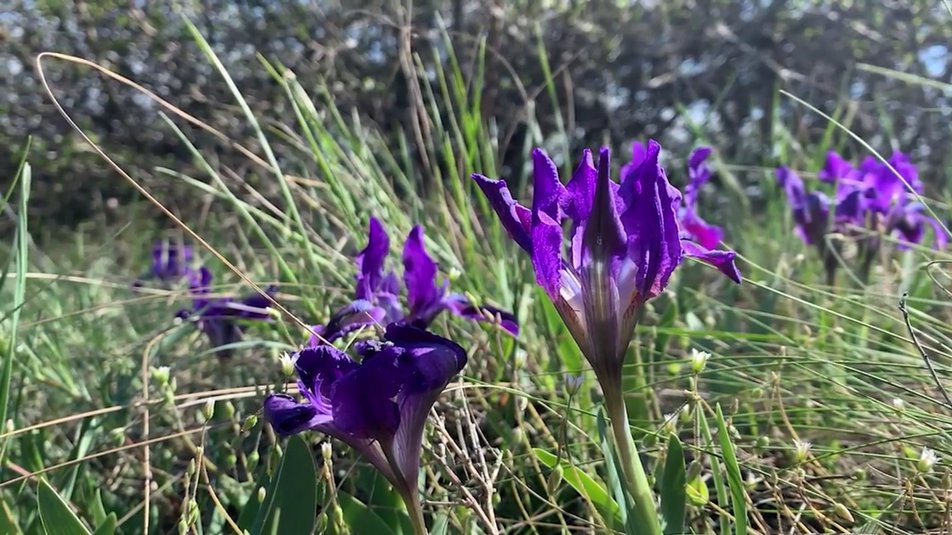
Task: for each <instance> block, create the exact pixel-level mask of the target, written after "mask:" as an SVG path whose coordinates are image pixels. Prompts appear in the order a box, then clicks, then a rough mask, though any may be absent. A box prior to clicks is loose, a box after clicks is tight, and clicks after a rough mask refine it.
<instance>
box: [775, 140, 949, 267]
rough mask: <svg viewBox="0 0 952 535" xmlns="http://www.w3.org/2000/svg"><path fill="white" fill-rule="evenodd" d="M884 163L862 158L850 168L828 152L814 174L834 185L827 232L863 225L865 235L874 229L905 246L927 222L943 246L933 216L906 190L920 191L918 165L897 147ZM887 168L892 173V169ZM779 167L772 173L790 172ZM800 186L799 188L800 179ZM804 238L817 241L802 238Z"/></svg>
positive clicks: (937, 244)
mask: <svg viewBox="0 0 952 535" xmlns="http://www.w3.org/2000/svg"><path fill="white" fill-rule="evenodd" d="M887 161H888V162H889V165H888V166H887V165H886V164H884V163H882V162H880V161H879V160H878V159H876V158H874V157H872V156H867V157H866V158H864V159H863V161H862V163H861V164H860V165H859V167H854V166H853V165H852V164H851V163H850V162H849V161H847V160H846V159H845V158H843V157H842V156H840V155H839V154H838V153H837V152H836V151H829V152H828V153H827V157H826V163H825V164H824V166H823V169H822V170H820V172H819V173H818V176H819V178H820V180H822V181H824V182H832V183H836V202H835V204H836V208H835V218H834V221H832V224H833V225H834V227H832V228H831V229H830V231H835V232H841V233H843V234H846V235H856V234H857V231H860V233H862V232H861V231H862V229H866V230H867V232H866V233H868V232H870V231H874V232H882V233H883V234H887V235H888V234H896V235H897V237H898V238H899V239H900V240H901V241H902V242H905V243H901V244H900V247H906V246H907V245H906V244H908V243H921V242H922V240H923V238H924V237H925V228H926V227H927V226H932V227H933V228H934V229H935V241H934V247H935V248H937V249H939V248H942V247H944V246H945V243H946V242H947V238H948V236H946V235H945V233H944V231H942V227H941V225H939V224H938V222H937V221H936V220H935V219H933V218H931V217H929V216H927V215H926V214H924V213H923V206H922V205H921V204H920V203H918V202H916V201H915V196H914V195H912V194H911V192H910V191H909V188H910V187H911V188H912V190H913V191H915V192H916V193H918V194H921V193H922V192H923V191H924V186H923V183H922V181H921V180H920V179H919V170H918V168H917V167H916V166H915V164H913V163H912V161H911V160H910V159H909V156H907V155H906V154H905V153H903V152H900V151H895V152H893V154H892V155H891V156H890V157H889V160H887ZM890 166H892V168H893V169H895V171H896V172H893V170H892V169H890ZM781 169H785V168H781ZM781 169H778V170H777V177H778V180H779V181H781V182H783V181H784V180H783V179H782V178H781V174H785V173H788V172H789V170H786V171H781ZM897 173H898V175H897ZM903 182H905V184H904V183H903ZM907 184H908V187H907ZM800 188H801V189H802V188H803V186H802V182H800ZM787 195H788V199H789V200H790V202H791V207H793V208H794V219H795V220H797V214H796V207H795V206H794V200H793V197H791V195H790V191H789V189H788V190H787ZM817 195H821V194H819V193H817ZM827 204H829V203H827ZM797 224H798V225H800V221H797ZM849 227H854V228H852V229H850V228H849ZM801 236H802V233H801ZM805 241H807V243H814V244H815V243H816V242H815V241H810V240H806V239H805Z"/></svg>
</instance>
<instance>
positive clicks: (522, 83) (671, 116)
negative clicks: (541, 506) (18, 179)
mask: <svg viewBox="0 0 952 535" xmlns="http://www.w3.org/2000/svg"><path fill="white" fill-rule="evenodd" d="M395 4H397V3H394V2H389V1H383V0H353V1H351V0H348V1H347V2H343V1H333V0H329V1H323V0H310V1H308V0H299V1H291V2H273V1H255V0H245V1H241V2H231V1H223V0H209V1H205V2H194V1H192V2H141V1H134V2H119V1H116V0H103V1H97V2H84V1H77V2H71V1H60V0H41V1H35V0H12V6H11V7H12V9H5V10H4V13H2V14H0V43H2V46H0V65H3V69H0V87H3V91H2V92H0V170H2V171H0V174H2V176H3V178H2V179H0V180H5V181H6V180H9V177H10V176H11V175H12V174H13V169H15V165H16V162H17V161H18V157H19V156H18V151H19V150H20V148H21V147H22V146H23V143H24V141H25V138H26V136H27V135H28V134H33V135H34V136H35V144H34V147H35V149H36V150H35V152H34V158H33V165H34V181H35V187H34V192H35V193H34V199H35V200H36V205H35V210H36V211H35V215H38V216H40V217H43V218H44V221H50V222H58V223H63V224H71V223H73V222H75V221H79V220H82V219H85V218H87V217H89V216H90V215H91V214H93V213H95V212H96V211H98V210H99V209H100V208H101V206H102V202H103V199H107V198H110V197H116V198H118V199H119V200H120V201H124V200H128V199H129V198H130V197H131V196H132V195H133V191H132V189H131V188H130V187H128V186H127V185H126V184H124V183H123V182H122V181H121V179H120V178H118V177H117V176H115V174H114V173H113V172H112V171H111V170H109V169H108V168H107V167H106V166H105V164H104V163H103V162H101V161H100V160H99V159H98V158H97V157H96V156H95V155H94V154H92V153H91V152H90V151H89V150H88V149H86V148H85V147H83V146H82V145H81V144H80V143H79V141H78V139H77V136H76V135H75V134H73V133H72V132H71V131H70V130H68V129H67V127H66V125H65V123H64V122H63V120H62V119H61V118H60V117H59V116H58V114H57V113H56V112H55V110H54V109H53V107H52V104H51V103H50V101H49V99H48V97H47V95H46V94H45V92H44V91H43V89H42V88H41V87H40V86H39V83H38V80H37V76H36V72H35V65H34V57H35V55H36V54H37V53H38V52H40V51H44V50H55V51H61V52H67V53H71V54H76V55H79V56H83V57H86V58H89V59H91V60H94V61H96V62H98V63H101V64H104V65H108V66H109V67H110V68H112V69H114V70H115V71H117V72H119V73H121V74H123V75H126V76H129V77H131V78H133V79H135V80H137V81H139V82H140V83H142V84H143V85H145V86H146V87H148V88H150V89H152V90H154V91H155V92H156V93H158V94H159V95H161V96H162V97H164V98H167V99H169V100H171V101H172V102H174V103H175V104H177V105H179V106H180V107H181V108H183V109H184V110H185V111H187V112H189V113H192V114H194V115H196V116H198V117H201V118H203V119H205V120H207V121H209V122H210V123H211V124H212V125H214V126H215V127H216V128H219V129H221V130H222V131H224V132H225V133H227V134H228V135H229V136H232V137H234V138H236V139H239V140H242V141H243V142H247V139H248V138H249V136H248V129H247V127H246V125H245V124H244V122H243V120H242V118H241V114H240V111H239V110H238V109H237V107H236V106H235V105H234V101H233V99H232V98H231V96H230V94H229V93H228V91H227V88H226V87H225V85H224V84H223V83H222V82H221V80H220V79H219V78H218V76H217V74H216V73H215V72H214V70H213V68H212V66H210V65H209V64H208V62H207V61H206V59H205V58H204V57H202V55H201V54H200V52H199V51H198V49H197V47H196V46H195V44H194V43H193V42H192V41H191V39H190V38H189V36H188V34H187V30H186V29H185V27H184V25H183V23H182V19H181V15H182V14H184V15H185V16H187V17H189V18H190V19H191V20H192V21H194V22H195V23H196V25H197V26H198V28H199V29H200V30H201V31H202V32H203V34H204V35H205V36H206V38H207V39H208V40H209V42H210V43H212V45H213V46H214V48H215V50H216V52H217V53H218V54H220V56H221V59H222V61H223V62H224V63H225V65H226V67H227V68H228V69H229V72H230V73H231V76H232V77H233V78H234V79H235V81H236V82H237V84H238V86H239V87H240V88H241V90H242V91H243V93H244V94H245V96H246V98H247V99H248V101H249V103H250V104H251V106H252V108H253V109H255V110H256V111H258V112H259V113H260V114H261V116H262V117H267V118H268V119H269V120H271V121H283V122H286V123H291V122H293V120H294V118H293V113H292V111H291V110H290V109H289V107H288V106H286V104H285V102H286V98H285V96H284V95H283V94H282V93H281V89H280V87H279V86H278V85H277V84H276V83H274V82H273V81H272V80H271V78H270V77H269V75H268V73H267V72H266V71H265V69H264V68H262V67H261V64H260V63H259V61H258V60H257V58H256V56H255V54H256V53H260V54H262V55H264V56H265V57H267V58H269V59H272V60H276V61H278V62H281V63H283V64H285V65H287V66H288V67H290V68H291V69H292V70H293V71H294V72H295V73H296V74H297V76H298V78H299V79H300V80H302V82H303V83H304V84H305V86H316V85H317V84H318V83H319V82H320V81H325V82H326V85H327V87H328V90H329V91H330V92H331V94H332V95H333V97H334V98H335V101H336V102H337V103H338V105H339V106H340V107H341V108H342V109H344V110H356V111H357V112H359V113H360V114H361V115H362V116H363V117H364V118H365V120H371V121H375V122H377V123H378V124H380V125H381V126H382V127H383V128H384V130H386V131H389V132H393V133H394V134H396V133H397V132H398V130H400V129H404V128H405V125H407V124H410V123H409V122H408V121H409V119H410V117H411V114H412V113H413V111H412V106H411V105H410V104H411V102H413V100H414V99H413V97H412V95H413V92H412V91H411V89H412V87H411V86H410V85H409V84H407V83H406V82H407V80H406V77H405V74H404V73H405V72H406V70H405V69H402V68H401V63H400V61H399V58H400V54H401V50H404V51H405V50H406V48H405V47H404V46H402V44H405V41H403V40H401V33H400V27H401V25H402V24H403V23H405V21H406V16H405V14H403V13H400V12H398V10H396V8H395V7H394V6H395ZM413 6H414V13H413V14H412V21H413V32H412V34H410V36H409V39H410V40H411V41H412V47H413V49H414V50H416V51H418V52H419V53H420V54H421V59H422V61H423V63H424V64H430V63H431V59H432V55H431V50H433V49H436V50H437V51H438V52H439V53H441V55H442V56H443V57H444V58H445V52H446V50H445V48H446V47H445V46H444V44H443V39H442V37H441V33H440V31H439V24H440V23H439V20H440V19H442V20H443V21H444V24H445V25H446V27H447V28H448V30H449V34H450V36H451V40H452V42H453V45H454V48H455V50H456V53H457V54H458V55H459V57H460V62H461V64H462V65H463V68H464V70H472V68H473V67H472V66H473V62H474V58H475V56H476V52H477V50H478V42H479V39H480V38H481V37H485V39H486V41H487V44H488V53H487V72H486V78H487V90H486V91H485V92H484V94H483V99H484V101H483V112H484V114H485V115H486V116H487V120H489V119H494V120H495V121H496V123H497V124H498V125H499V127H500V128H499V131H500V133H501V134H500V137H501V138H502V139H501V141H502V142H503V143H507V142H508V144H509V145H508V146H511V147H513V150H510V151H509V152H504V153H505V154H506V158H507V159H508V160H512V159H515V158H518V157H521V155H520V152H521V147H522V138H523V137H524V136H525V135H526V131H525V130H526V129H525V127H524V120H525V117H526V114H527V110H530V109H534V114H535V117H536V119H537V120H538V121H540V122H541V124H542V126H543V132H553V131H556V123H555V119H556V115H555V114H554V113H553V107H552V106H553V105H552V100H551V98H550V96H549V94H548V92H547V91H546V90H545V87H544V81H545V73H544V71H543V68H542V65H541V63H540V60H539V54H538V51H539V44H540V40H541V44H542V46H544V48H545V50H546V52H547V55H548V58H549V61H550V64H551V67H552V70H553V71H554V73H555V81H556V84H555V85H556V89H557V95H558V98H559V101H560V102H561V104H562V106H561V118H562V121H563V122H564V124H565V127H566V132H567V133H568V136H569V139H568V142H569V144H570V145H571V146H572V147H577V146H581V145H582V144H592V143H599V142H601V141H602V140H604V139H606V138H607V137H608V136H610V137H611V139H612V140H614V141H615V142H616V143H617V142H620V141H622V140H627V139H633V138H636V137H644V136H656V137H661V138H663V140H664V141H665V142H666V144H667V145H668V146H671V147H672V148H675V149H679V148H682V147H679V146H678V145H679V144H680V145H683V146H684V148H686V146H687V145H688V144H690V143H693V142H694V140H695V139H696V138H697V137H698V133H699V132H698V131H697V130H695V129H694V127H693V125H695V124H702V125H703V128H702V129H701V130H700V132H701V134H700V135H701V136H702V137H703V138H704V139H705V140H706V141H708V142H711V143H714V144H715V145H717V146H718V148H719V149H720V150H721V151H722V152H723V153H724V154H725V156H727V157H728V158H730V159H732V160H733V161H738V162H741V161H746V162H751V163H760V164H763V163H771V162H772V161H774V160H775V159H776V157H777V156H778V155H776V154H774V151H775V146H776V144H775V143H774V141H775V139H776V135H777V134H776V132H777V130H776V129H775V124H774V122H775V121H778V120H779V121H782V122H783V124H784V125H785V126H786V127H788V128H791V129H792V130H793V133H794V134H795V136H796V137H797V138H798V139H800V140H803V141H808V140H811V139H812V140H816V139H819V137H820V136H822V133H823V130H824V128H825V126H826V125H825V124H824V121H823V120H822V119H820V118H817V117H815V116H812V115H811V114H810V113H809V112H807V111H805V110H804V109H802V108H798V107H796V106H795V105H794V104H793V103H791V102H790V101H789V100H786V99H780V98H778V96H777V89H778V88H787V89H789V90H791V91H792V92H794V93H795V94H797V95H799V96H801V97H802V98H804V99H806V100H808V101H809V102H811V103H813V104H814V105H817V106H818V107H821V108H823V109H825V110H828V111H832V110H836V109H843V110H845V109H847V108H849V110H850V111H849V113H850V114H851V117H852V119H851V121H852V122H851V125H852V126H853V128H855V129H856V130H857V132H858V133H860V134H861V135H863V136H864V137H865V138H866V139H867V140H869V141H871V142H873V143H874V145H875V146H876V147H877V148H880V149H886V148H888V145H889V144H898V145H899V146H901V147H902V148H903V149H904V150H908V151H910V152H912V153H913V155H914V157H915V158H916V159H917V161H920V162H922V163H923V164H924V170H925V171H926V173H925V174H926V176H925V178H926V181H927V182H931V183H932V185H933V187H935V185H936V184H942V185H944V184H945V179H944V178H942V179H941V180H940V179H939V178H938V177H939V175H940V174H942V173H943V172H944V170H945V169H946V168H947V167H948V165H949V160H948V159H949V156H948V152H949V151H947V150H945V148H946V147H948V146H949V142H950V139H949V134H950V129H949V128H948V125H947V117H948V96H947V95H946V94H945V93H943V92H942V91H940V90H937V89H932V88H923V87H921V86H918V85H912V84H908V83H905V82H901V81H898V80H895V79H891V78H888V77H884V76H882V75H877V74H872V73H869V72H866V71H861V70H857V64H858V63H861V62H865V63H871V64H874V65H878V66H882V67H887V68H892V69H898V70H901V71H903V72H906V73H910V74H916V75H921V76H929V77H932V78H937V79H942V78H945V77H947V74H948V67H949V65H948V63H949V57H948V50H947V48H946V43H948V42H950V40H952V25H950V24H948V17H949V14H948V13H947V12H945V11H944V10H943V8H942V5H941V3H938V2H929V1H925V0H917V1H908V2H897V1H884V2H859V1H849V0H831V1H794V0H786V1H785V0H774V1H768V2H761V1H754V0H745V1H736V0H671V1H664V2H659V1H648V0H645V1H641V2H638V1H632V2H621V1H609V0H593V1H590V2H584V1H577V0H549V1H544V0H518V1H511V2H504V1H502V0H493V1H491V2H484V1H475V0H452V1H438V0H417V1H415V2H414V3H413ZM437 15H439V16H437ZM48 69H49V75H48V77H49V80H50V81H51V84H52V85H53V88H54V91H55V92H56V94H57V95H58V96H59V98H61V99H62V102H63V104H64V105H65V106H66V107H67V109H68V110H70V111H71V112H72V113H73V115H74V117H75V118H77V119H78V122H79V123H80V124H81V125H82V126H83V127H84V128H85V129H86V130H87V131H88V132H90V133H92V134H94V136H95V138H96V139H97V140H99V141H101V142H102V143H103V145H104V147H105V148H106V149H107V150H108V151H109V152H110V154H112V155H114V156H115V157H116V158H117V159H118V160H119V161H121V162H123V163H124V164H125V165H127V166H129V167H130V168H131V169H132V170H133V171H135V174H136V176H139V177H142V178H143V180H145V181H146V182H147V183H148V185H149V187H150V188H152V189H153V190H156V191H157V192H158V193H159V195H160V196H161V197H162V198H163V199H166V200H168V201H169V202H171V203H173V204H177V205H178V204H182V205H183V206H184V205H187V204H188V203H190V202H193V200H192V199H190V198H189V197H188V196H187V195H184V193H183V192H180V191H176V190H175V188H173V187H171V186H170V185H169V184H170V180H169V179H168V178H162V177H156V176H153V175H152V170H153V169H154V168H155V167H156V166H165V167H169V168H172V169H176V170H179V171H181V172H183V173H186V174H200V172H199V171H198V170H197V168H196V166H195V165H194V164H193V162H192V160H191V157H190V156H189V153H188V151H187V150H186V149H185V148H184V147H183V146H182V144H181V143H180V142H179V141H178V139H177V138H176V137H175V136H174V134H173V133H172V132H171V131H170V130H169V129H168V128H167V127H166V126H165V125H164V124H163V123H162V121H161V119H160V117H159V115H158V113H157V111H158V110H157V107H156V106H154V105H152V104H151V103H150V102H148V101H147V100H146V99H143V98H142V97H141V96H139V95H136V94H135V93H134V92H133V91H131V90H129V89H127V88H124V87H121V86H120V85H119V84H117V83H115V82H106V81H105V80H104V79H103V78H101V77H100V76H98V75H97V74H95V73H92V72H89V70H88V69H81V68H79V67H76V66H74V65H69V64H66V63H63V62H50V63H48ZM530 100H531V101H533V102H534V103H535V106H534V107H527V105H526V104H527V102H528V101H530ZM847 102H849V103H850V105H849V106H846V104H847ZM566 103H572V104H573V106H566V105H565V104H566ZM937 109H939V110H941V111H936V110H937ZM407 138H408V139H411V140H412V139H413V136H412V135H410V134H409V133H408V135H407ZM196 143H197V144H198V145H199V147H200V148H201V149H203V151H205V152H206V153H208V154H212V155H214V156H215V157H216V158H217V160H216V161H215V164H216V165H220V166H222V167H228V168H230V169H232V170H234V171H235V173H236V176H241V177H245V176H247V175H248V174H250V173H252V170H251V168H250V167H249V164H248V162H247V161H245V159H244V158H243V157H242V156H241V155H240V154H238V153H237V152H236V151H233V150H228V149H223V148H222V147H221V146H220V145H217V144H216V142H214V141H213V140H212V139H210V138H209V139H205V138H204V137H202V136H196ZM249 145H250V146H252V147H253V146H254V144H253V143H249ZM505 148H506V147H503V149H505ZM847 152H849V151H847ZM811 156H815V155H811ZM506 163H508V164H513V163H518V162H513V161H506V162H504V164H506Z"/></svg>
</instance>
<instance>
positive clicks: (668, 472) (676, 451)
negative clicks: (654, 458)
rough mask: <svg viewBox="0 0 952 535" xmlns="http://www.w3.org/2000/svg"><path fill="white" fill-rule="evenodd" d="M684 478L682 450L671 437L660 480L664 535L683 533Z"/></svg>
mask: <svg viewBox="0 0 952 535" xmlns="http://www.w3.org/2000/svg"><path fill="white" fill-rule="evenodd" d="M685 478H686V475H685V473H684V449H683V448H682V447H681V440H679V439H678V436H677V435H671V437H670V438H669V439H668V456H667V459H665V462H664V474H663V475H662V478H661V518H662V520H663V521H664V532H665V534H666V535H668V534H675V533H683V532H684V509H685V502H686V501H687V496H686V490H685Z"/></svg>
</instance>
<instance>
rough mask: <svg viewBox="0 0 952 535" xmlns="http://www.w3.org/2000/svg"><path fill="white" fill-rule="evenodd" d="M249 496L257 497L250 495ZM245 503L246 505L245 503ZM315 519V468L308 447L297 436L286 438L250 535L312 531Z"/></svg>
mask: <svg viewBox="0 0 952 535" xmlns="http://www.w3.org/2000/svg"><path fill="white" fill-rule="evenodd" d="M251 499H256V498H255V497H254V496H252V498H251ZM248 506H249V505H246V506H245V507H248ZM316 520H317V472H316V470H315V468H314V457H313V456H312V455H311V448H309V447H308V445H307V443H306V442H304V439H302V438H301V437H298V436H294V437H291V438H290V439H289V440H288V447H287V449H286V450H285V452H284V457H283V458H282V459H281V466H280V467H278V472H277V474H276V475H275V477H274V479H273V480H272V483H271V486H270V488H269V489H268V493H267V495H266V496H265V499H264V503H263V504H262V505H261V509H260V510H259V511H258V519H257V520H256V521H255V525H254V527H253V528H252V529H251V533H252V534H253V535H258V534H265V533H267V534H268V535H295V534H298V533H311V532H313V531H314V526H315V523H316Z"/></svg>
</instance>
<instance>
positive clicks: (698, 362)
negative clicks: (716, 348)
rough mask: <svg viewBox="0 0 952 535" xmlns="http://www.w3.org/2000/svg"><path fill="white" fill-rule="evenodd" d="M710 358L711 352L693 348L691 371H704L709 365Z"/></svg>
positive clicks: (695, 373) (695, 372)
mask: <svg viewBox="0 0 952 535" xmlns="http://www.w3.org/2000/svg"><path fill="white" fill-rule="evenodd" d="M710 358H711V354H710V353H708V352H706V351H698V350H697V349H692V350H691V371H692V372H694V375H699V374H700V373H701V372H702V371H704V367H705V366H707V361H708V359H710Z"/></svg>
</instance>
